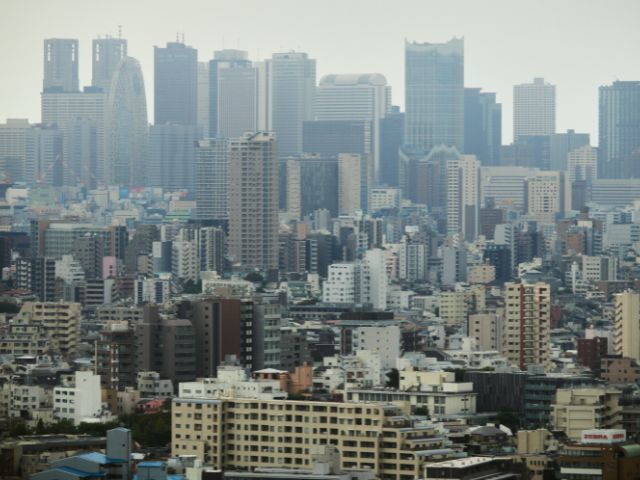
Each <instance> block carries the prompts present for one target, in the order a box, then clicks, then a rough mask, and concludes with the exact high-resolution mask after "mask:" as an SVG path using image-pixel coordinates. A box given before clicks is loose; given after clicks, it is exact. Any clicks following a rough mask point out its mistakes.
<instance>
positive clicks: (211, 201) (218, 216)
mask: <svg viewBox="0 0 640 480" xmlns="http://www.w3.org/2000/svg"><path fill="white" fill-rule="evenodd" d="M228 170H229V144H228V141H227V139H224V138H221V139H204V140H199V141H198V143H197V145H196V176H195V192H196V218H197V219H198V220H227V219H228V218H229V208H228V187H229V182H228V178H229V177H228Z"/></svg>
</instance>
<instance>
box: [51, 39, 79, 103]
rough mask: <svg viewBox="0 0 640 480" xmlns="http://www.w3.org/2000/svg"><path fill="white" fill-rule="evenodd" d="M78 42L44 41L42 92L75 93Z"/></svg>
mask: <svg viewBox="0 0 640 480" xmlns="http://www.w3.org/2000/svg"><path fill="white" fill-rule="evenodd" d="M79 85H80V84H79V80H78V40H75V39H70V38H47V39H46V40H45V41H44V81H43V84H42V91H43V92H46V91H48V90H54V91H59V92H77V91H78V90H79Z"/></svg>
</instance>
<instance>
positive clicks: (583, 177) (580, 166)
mask: <svg viewBox="0 0 640 480" xmlns="http://www.w3.org/2000/svg"><path fill="white" fill-rule="evenodd" d="M567 177H568V179H569V182H571V184H573V182H575V181H586V182H587V183H589V184H590V183H591V182H592V181H593V180H596V179H597V178H598V149H597V148H595V147H592V146H590V145H588V144H587V145H584V146H582V147H580V148H576V149H575V150H572V151H570V152H569V154H568V161H567Z"/></svg>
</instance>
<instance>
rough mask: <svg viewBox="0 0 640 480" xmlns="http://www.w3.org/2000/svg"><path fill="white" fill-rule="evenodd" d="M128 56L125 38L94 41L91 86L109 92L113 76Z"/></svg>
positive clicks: (97, 39)
mask: <svg viewBox="0 0 640 480" xmlns="http://www.w3.org/2000/svg"><path fill="white" fill-rule="evenodd" d="M126 56H127V40H126V39H124V38H112V37H107V38H96V39H95V40H93V49H92V51H91V60H92V67H93V76H92V79H91V86H93V87H97V88H102V89H103V90H104V91H105V92H108V91H109V88H110V87H111V79H112V78H113V74H114V72H115V71H116V69H117V68H118V65H120V62H121V61H122V59H123V58H124V57H126Z"/></svg>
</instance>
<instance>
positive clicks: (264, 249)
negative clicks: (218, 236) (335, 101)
mask: <svg viewBox="0 0 640 480" xmlns="http://www.w3.org/2000/svg"><path fill="white" fill-rule="evenodd" d="M228 185H229V187H228V188H229V192H228V193H229V254H230V255H231V256H232V257H233V258H234V261H235V262H237V263H239V264H241V265H243V266H245V267H247V268H258V269H261V270H270V269H276V268H278V148H277V143H276V139H275V136H274V135H273V134H270V133H265V132H257V133H246V134H244V135H243V136H242V137H240V138H236V139H231V140H230V141H229V183H228Z"/></svg>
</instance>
